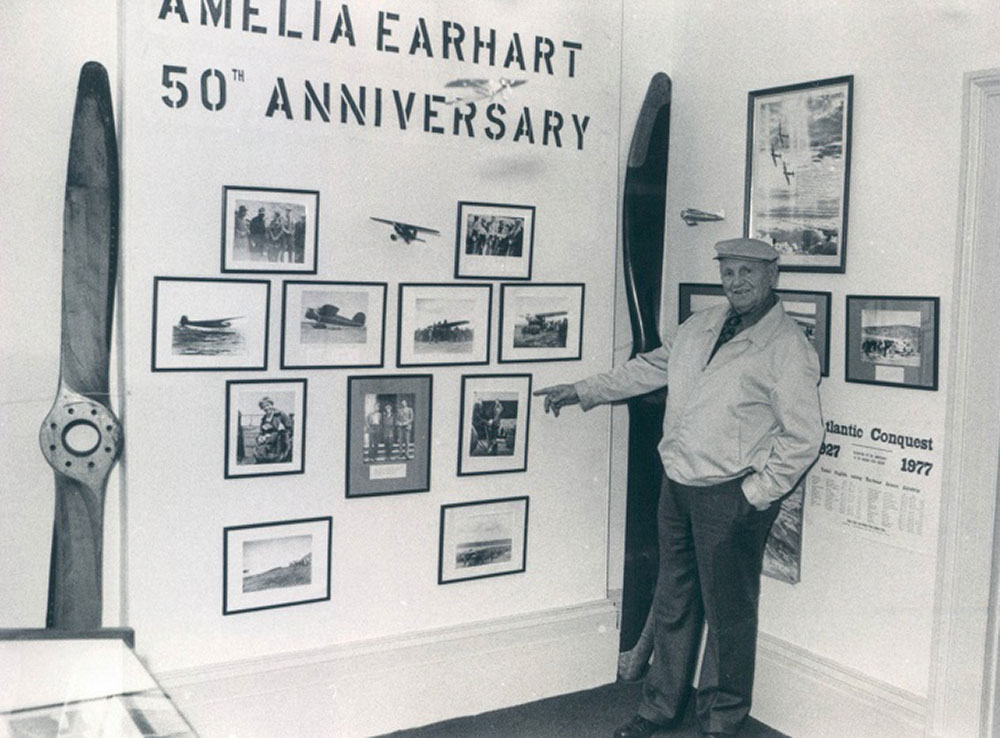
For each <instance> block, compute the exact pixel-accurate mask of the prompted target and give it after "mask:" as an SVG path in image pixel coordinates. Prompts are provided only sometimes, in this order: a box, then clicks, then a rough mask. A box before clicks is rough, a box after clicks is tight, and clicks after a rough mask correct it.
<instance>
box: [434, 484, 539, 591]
mask: <svg viewBox="0 0 1000 738" xmlns="http://www.w3.org/2000/svg"><path fill="white" fill-rule="evenodd" d="M527 552H528V498H527V497H526V496H523V497H507V498H504V499H498V500H485V501H482V502H460V503H456V504H453V505H442V506H441V537H440V543H439V546H438V584H451V583H452V582H462V581H466V580H469V579H483V578H485V577H496V576H501V575H503V574H516V573H518V572H522V571H524V570H525V560H526V557H527Z"/></svg>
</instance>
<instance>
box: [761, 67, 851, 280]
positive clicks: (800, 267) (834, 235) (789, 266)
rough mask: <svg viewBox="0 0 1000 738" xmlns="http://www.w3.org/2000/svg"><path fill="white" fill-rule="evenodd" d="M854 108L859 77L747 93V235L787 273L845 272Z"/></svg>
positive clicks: (816, 81) (825, 80)
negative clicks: (773, 252)
mask: <svg viewBox="0 0 1000 738" xmlns="http://www.w3.org/2000/svg"><path fill="white" fill-rule="evenodd" d="M853 107H854V76H853V75H846V76H841V77H831V78H829V79H820V80H815V81H812V82H802V83H799V84H793V85H785V86H782V87H771V88H768V89H762V90H753V91H751V92H750V93H749V94H748V99H747V146H746V180H745V189H744V208H743V235H744V236H750V237H753V238H759V239H762V240H764V241H767V242H769V243H772V244H774V246H775V248H777V249H778V252H779V253H780V257H779V260H778V266H779V268H780V269H781V270H782V271H799V272H837V273H843V272H844V271H845V269H846V259H847V224H848V201H849V192H850V174H851V119H852V113H853Z"/></svg>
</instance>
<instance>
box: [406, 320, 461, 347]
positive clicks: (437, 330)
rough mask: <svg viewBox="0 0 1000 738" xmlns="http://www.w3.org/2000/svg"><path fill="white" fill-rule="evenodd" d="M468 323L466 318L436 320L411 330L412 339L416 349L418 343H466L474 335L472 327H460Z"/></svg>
mask: <svg viewBox="0 0 1000 738" xmlns="http://www.w3.org/2000/svg"><path fill="white" fill-rule="evenodd" d="M468 324H469V321H468V320H438V321H436V322H434V323H431V324H430V325H427V326H424V327H422V328H417V330H415V331H414V332H413V340H414V342H415V343H416V344H417V348H418V349H419V345H420V344H425V345H426V344H439V343H445V344H449V343H450V344H468V343H471V342H472V339H473V337H474V331H473V330H472V328H463V327H462V326H465V325H468Z"/></svg>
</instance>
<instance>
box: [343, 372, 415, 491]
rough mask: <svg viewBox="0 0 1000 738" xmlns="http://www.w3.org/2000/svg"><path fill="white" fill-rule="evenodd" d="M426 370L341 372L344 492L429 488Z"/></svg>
mask: <svg viewBox="0 0 1000 738" xmlns="http://www.w3.org/2000/svg"><path fill="white" fill-rule="evenodd" d="M432 400H433V397H432V377H431V375H430V374H400V375H394V376H392V375H385V376H382V375H377V376H368V377H348V378H347V433H346V436H347V484H346V496H347V497H371V496H373V495H394V494H400V493H403V492H426V491H427V490H429V489H430V469H431V409H432Z"/></svg>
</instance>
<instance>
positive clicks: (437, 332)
mask: <svg viewBox="0 0 1000 738" xmlns="http://www.w3.org/2000/svg"><path fill="white" fill-rule="evenodd" d="M492 303H493V285H491V284H475V285H468V284H406V283H404V284H400V285H399V323H398V326H399V329H398V331H397V332H396V344H397V351H396V366H401V367H402V366H435V365H437V366H455V365H459V364H488V363H489V362H490V331H491V329H492V325H491V317H490V307H491V305H492Z"/></svg>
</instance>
